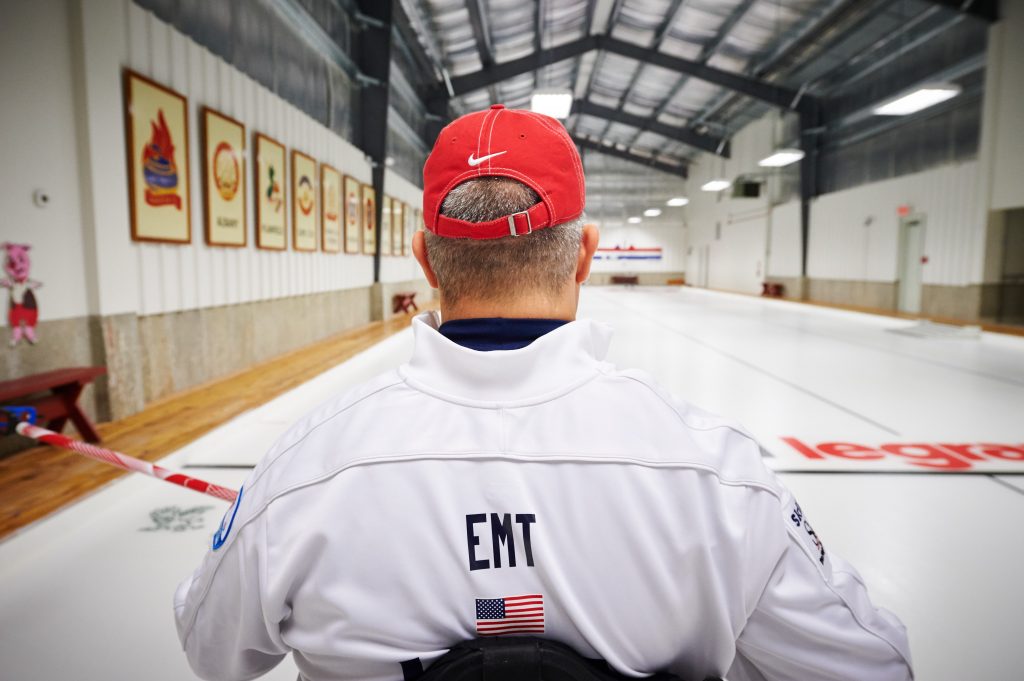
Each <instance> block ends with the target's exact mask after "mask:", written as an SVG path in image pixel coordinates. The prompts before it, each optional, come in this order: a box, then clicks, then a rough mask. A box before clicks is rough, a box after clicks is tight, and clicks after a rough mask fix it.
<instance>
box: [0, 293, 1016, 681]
mask: <svg viewBox="0 0 1024 681" xmlns="http://www.w3.org/2000/svg"><path fill="white" fill-rule="evenodd" d="M581 315H582V316H587V317H591V318H596V319H599V320H603V321H608V322H610V323H612V324H613V325H614V326H615V327H616V329H617V330H616V335H615V339H614V341H613V344H612V349H611V357H610V358H611V359H612V361H614V362H616V363H618V364H620V365H622V366H638V367H640V368H643V369H646V370H648V371H650V372H651V373H653V374H654V375H655V376H656V377H657V378H658V380H659V381H661V382H662V383H663V384H664V385H666V386H667V387H668V388H669V389H671V390H672V391H673V392H674V393H676V394H678V395H679V396H680V397H683V398H684V399H688V400H691V401H693V402H695V403H697V404H700V405H701V406H703V407H705V408H707V409H709V410H712V411H717V412H720V413H724V414H726V415H728V416H730V417H732V418H735V419H737V420H738V421H740V422H742V423H743V424H744V425H745V426H746V427H747V428H748V429H749V430H750V431H751V432H752V433H753V434H754V435H756V436H757V437H758V438H759V439H760V440H761V441H762V442H763V443H764V445H765V447H766V449H768V450H769V451H770V453H771V455H772V458H771V459H770V460H769V462H770V463H771V464H772V465H774V466H775V467H776V468H778V469H779V470H780V471H781V474H782V477H783V480H784V481H785V482H786V484H788V485H789V486H790V487H791V488H792V489H793V491H794V492H795V494H796V496H797V497H798V498H799V499H800V502H801V505H802V506H803V508H804V510H805V511H806V512H807V514H808V516H809V517H810V518H813V519H814V522H815V527H816V529H817V530H818V532H819V534H820V535H821V536H822V538H823V540H824V541H825V545H826V547H828V549H829V550H831V551H833V552H835V553H837V554H839V555H842V556H844V557H845V558H847V559H848V560H850V561H851V562H852V563H853V564H854V565H855V566H857V567H858V569H859V570H860V571H861V573H862V575H863V576H864V578H865V580H866V582H867V583H868V585H869V587H870V589H871V593H872V595H873V598H874V600H875V602H876V603H878V604H880V605H883V606H885V607H887V608H889V609H891V610H893V611H894V612H896V613H897V614H898V615H899V616H900V617H901V619H902V620H903V621H904V623H905V624H906V625H907V627H908V629H909V631H910V637H911V650H912V652H913V655H914V658H915V667H916V670H917V678H918V679H920V680H921V681H961V680H962V679H965V678H983V679H1011V678H1019V677H1020V670H1021V669H1024V647H1022V646H1020V645H1019V641H1018V639H1019V634H1020V632H1021V631H1022V630H1024V584H1022V583H1021V580H1020V579H1019V575H1018V574H1017V573H1018V572H1019V566H1020V565H1024V542H1022V541H1021V540H1020V537H1021V533H1020V526H1021V524H1022V521H1024V476H1021V475H1014V474H1012V473H1013V472H1014V471H1018V470H1021V469H1020V468H1019V467H1016V466H1017V464H1015V463H1014V462H1012V461H1006V462H1003V463H1002V464H998V465H997V466H995V467H992V466H989V465H990V464H991V462H990V461H973V460H971V461H970V464H971V468H970V469H969V471H968V472H975V473H981V474H979V475H970V476H967V475H949V474H948V471H947V472H945V473H944V472H943V471H946V470H947V469H943V468H940V469H934V468H929V467H927V466H922V465H920V464H919V463H915V462H913V461H910V460H904V459H905V457H904V458H901V457H890V458H882V459H866V460H840V459H837V460H835V461H830V460H822V461H818V460H809V459H806V457H802V456H801V455H799V454H794V453H793V452H792V451H790V450H791V447H790V446H789V445H787V444H786V443H785V442H783V441H782V440H781V438H782V437H791V438H796V439H798V440H800V441H801V442H804V443H807V444H820V443H824V442H848V443H859V444H862V445H864V446H865V447H868V446H871V447H877V446H881V445H882V444H885V443H915V442H916V443H941V442H947V443H989V444H992V443H997V444H998V443H1003V444H1013V443H1018V444H1019V443H1021V442H1022V441H1024V418H1022V416H1021V414H1022V413H1024V339H1018V338H1010V337H1001V336H997V335H993V334H982V336H981V338H979V339H948V338H939V339H936V338H917V337H912V336H905V335H900V334H893V333H887V332H886V329H890V328H894V327H898V326H899V325H901V324H909V323H911V322H903V321H901V320H893V319H889V318H881V317H872V316H867V315H859V314H852V313H845V312H838V311H833V310H826V309H820V308H813V307H806V306H799V305H793V304H788V303H784V302H780V301H764V300H758V299H752V298H746V297H742V296H732V295H725V294H716V293H709V292H703V291H695V290H690V289H684V290H682V291H680V290H675V289H643V288H633V289H611V288H587V289H585V292H584V295H583V299H582V309H581ZM411 347H412V338H411V332H410V331H404V332H402V333H400V334H397V335H395V336H393V337H392V338H390V339H388V340H387V341H385V342H383V343H381V344H379V345H377V346H375V347H373V348H371V349H370V350H368V351H366V352H364V353H361V354H359V355H357V356H356V357H353V358H352V359H350V360H349V361H348V362H345V363H343V364H341V365H338V366H336V367H333V368H330V369H328V370H326V371H325V372H324V373H323V374H322V375H320V376H318V377H317V378H315V379H313V380H311V381H309V382H307V383H305V384H303V385H302V386H300V387H298V388H296V389H294V390H292V391H289V392H288V393H286V394H284V395H281V396H280V397H278V398H276V399H274V400H272V401H271V402H268V403H267V404H265V405H263V406H262V407H260V408H258V409H254V410H252V411H249V412H247V413H245V414H242V415H240V416H239V417H238V418H236V419H233V420H232V421H230V422H228V423H226V424H224V425H223V426H221V427H220V428H218V429H216V430H214V431H212V432H211V433H209V434H208V435H206V436H205V437H203V438H201V439H199V440H197V441H195V442H193V443H191V444H190V445H189V446H187V447H185V448H183V449H181V450H179V451H178V452H176V453H174V454H172V455H171V456H169V457H167V458H166V459H164V460H163V461H162V462H161V464H162V465H164V466H167V467H170V468H182V467H184V466H188V468H189V470H188V472H189V473H190V474H192V475H195V476H197V477H200V478H204V479H208V480H210V481H211V482H216V483H219V484H223V485H228V486H232V487H238V486H239V485H240V484H241V483H242V481H243V480H244V478H245V476H246V475H247V474H248V469H247V468H246V466H250V465H252V464H254V463H255V462H256V461H257V460H258V459H259V457H260V456H262V453H263V452H264V451H265V450H266V449H267V448H268V447H269V446H270V444H271V443H272V442H273V440H274V439H276V438H277V437H278V436H280V434H281V433H283V432H284V430H285V429H286V428H287V427H288V425H290V424H291V423H292V422H294V421H295V420H297V419H298V418H300V417H301V416H302V415H303V414H304V413H306V412H308V411H309V410H310V409H312V408H313V407H315V406H316V405H317V404H319V403H320V402H322V401H324V400H325V399H328V398H330V397H331V396H332V395H334V394H336V393H337V392H340V391H342V390H345V389H346V388H347V387H349V386H351V385H354V384H356V383H359V382H361V381H363V380H365V379H366V378H369V377H370V376H372V375H375V374H377V373H380V372H381V371H385V370H387V369H389V368H391V367H394V366H396V365H397V364H399V363H401V362H402V361H404V360H405V359H406V358H407V357H408V356H409V353H410V350H411ZM128 453H129V454H130V453H131V452H128ZM68 456H73V455H72V454H68ZM97 465H99V464H97ZM985 466H989V468H985ZM886 469H892V473H888V472H884V471H886ZM990 469H991V470H998V471H1000V473H1001V474H1000V475H986V474H984V473H988V472H989V470H990ZM934 470H938V471H939V474H930V475H906V474H903V473H906V472H920V473H929V472H932V471H934ZM798 471H811V472H798ZM815 471H820V473H819V472H815ZM841 471H845V472H841ZM832 472H839V474H834V475H830V474H825V473H832ZM225 508H226V504H224V503H222V502H218V501H217V500H215V499H212V498H208V497H205V496H203V495H200V494H196V493H194V492H191V491H189V490H185V489H181V488H178V487H175V486H173V485H168V484H164V483H160V482H158V481H155V480H152V479H149V478H145V477H142V476H129V477H127V478H123V479H121V480H119V481H117V482H115V483H112V484H110V485H108V486H106V487H104V488H103V489H101V490H100V491H98V492H97V493H95V494H93V495H91V496H89V497H87V498H85V499H84V500H82V501H80V502H78V503H76V504H74V505H72V506H69V507H67V508H66V509H64V510H63V511H61V512H59V513H57V514H55V515H53V516H51V517H50V518H48V519H46V520H44V521H42V522H40V523H37V524H35V525H32V526H30V527H28V528H26V529H25V530H23V531H22V532H20V533H18V534H16V535H15V536H13V537H12V538H9V539H7V540H6V541H4V542H3V543H0V583H2V584H3V585H4V587H3V589H0V613H3V617H2V618H0V678H2V679H8V678H10V679H18V681H35V680H38V681H53V680H55V679H72V678H73V679H78V680H80V681H118V680H121V679H124V680H125V681H128V680H129V679H130V680H132V681H134V679H137V678H139V677H144V678H146V679H148V680H149V681H181V680H186V679H193V678H195V677H194V676H193V675H192V674H191V673H190V671H189V670H188V667H187V664H186V662H185V659H184V656H183V655H182V654H181V652H180V649H179V645H178V642H177V636H176V634H175V631H174V618H173V614H172V608H171V600H172V596H173V592H174V588H175V586H176V585H177V583H178V582H179V581H180V580H181V579H182V578H183V577H184V576H185V575H186V574H188V573H189V572H190V571H191V570H192V569H193V568H194V567H195V566H196V565H198V563H199V561H200V560H201V558H202V555H203V553H204V552H205V551H206V550H207V548H208V545H209V540H210V535H211V534H212V532H213V531H214V529H216V526H217V523H218V522H219V520H220V517H221V515H222V513H223V511H224V510H225ZM295 675H296V671H295V667H294V665H293V663H292V662H291V661H290V660H285V661H284V662H283V663H282V664H281V665H280V666H279V667H278V668H277V669H275V670H274V671H273V672H272V673H271V674H269V675H267V676H266V677H264V678H268V679H273V680H280V679H294V678H295ZM396 681H397V679H396Z"/></svg>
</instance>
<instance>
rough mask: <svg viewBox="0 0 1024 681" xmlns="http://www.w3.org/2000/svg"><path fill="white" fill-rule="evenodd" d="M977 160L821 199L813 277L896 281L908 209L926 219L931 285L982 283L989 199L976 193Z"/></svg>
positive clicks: (815, 219)
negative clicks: (903, 214) (900, 211)
mask: <svg viewBox="0 0 1024 681" xmlns="http://www.w3.org/2000/svg"><path fill="white" fill-rule="evenodd" d="M977 175H978V164H977V162H976V161H971V162H967V163H962V164H957V165H946V166H940V167H937V168H931V169H929V170H925V171H923V172H920V173H914V174H912V175H904V176H902V177H897V178H893V179H890V180H885V181H883V182H875V183H871V184H866V185H861V186H859V187H854V188H853V189H847V190H844V191H840V192H834V193H832V194H825V195H823V196H820V197H818V199H817V200H815V202H814V203H813V204H812V206H811V235H810V249H809V256H808V276H810V277H812V278H816V279H852V280H860V281H895V280H896V279H897V272H898V261H899V216H898V215H897V212H896V211H897V208H898V207H899V206H900V205H907V206H910V208H911V209H912V211H913V212H914V213H919V214H923V215H924V217H925V223H926V224H925V249H924V252H925V255H926V256H928V259H929V262H928V264H927V265H925V266H924V272H923V283H925V284H942V285H948V286H966V285H968V284H972V283H979V282H981V276H982V264H983V261H984V255H985V253H984V248H985V219H986V215H985V208H984V199H983V197H982V196H981V195H980V192H978V191H976V188H975V180H976V178H977Z"/></svg>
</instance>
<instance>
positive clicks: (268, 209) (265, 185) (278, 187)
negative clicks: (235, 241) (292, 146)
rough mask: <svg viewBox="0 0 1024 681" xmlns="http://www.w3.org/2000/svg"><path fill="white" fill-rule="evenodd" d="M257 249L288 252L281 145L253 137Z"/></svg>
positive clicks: (285, 194)
mask: <svg viewBox="0 0 1024 681" xmlns="http://www.w3.org/2000/svg"><path fill="white" fill-rule="evenodd" d="M253 146H254V147H255V148H256V162H255V163H253V164H252V165H253V168H254V169H255V173H256V247H257V248H268V249H271V250H275V251H283V250H284V249H286V248H288V233H287V232H288V230H287V228H288V218H287V213H286V210H285V207H286V206H287V205H288V196H287V189H288V186H287V185H286V184H285V177H284V173H285V171H284V165H285V159H284V145H282V144H281V143H280V142H278V141H277V140H274V139H272V138H270V137H267V136H266V135H264V134H262V133H256V143H255V144H254V145H253Z"/></svg>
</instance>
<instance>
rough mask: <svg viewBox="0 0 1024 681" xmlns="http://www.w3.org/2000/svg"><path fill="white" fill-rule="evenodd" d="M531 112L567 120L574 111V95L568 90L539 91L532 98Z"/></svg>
mask: <svg viewBox="0 0 1024 681" xmlns="http://www.w3.org/2000/svg"><path fill="white" fill-rule="evenodd" d="M530 111H533V112H534V113H539V114H544V115H545V116H551V117H552V118H558V119H565V118H568V117H569V112H570V111H572V93H571V92H569V91H568V90H538V91H537V92H535V93H533V96H532V97H530Z"/></svg>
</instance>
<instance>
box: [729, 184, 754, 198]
mask: <svg viewBox="0 0 1024 681" xmlns="http://www.w3.org/2000/svg"><path fill="white" fill-rule="evenodd" d="M759 196H761V183H760V182H753V181H751V180H740V181H737V182H734V183H733V185H732V198H734V199H756V198H758V197H759Z"/></svg>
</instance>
